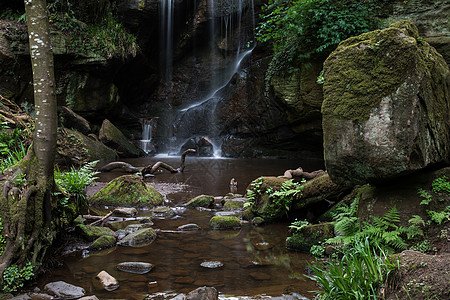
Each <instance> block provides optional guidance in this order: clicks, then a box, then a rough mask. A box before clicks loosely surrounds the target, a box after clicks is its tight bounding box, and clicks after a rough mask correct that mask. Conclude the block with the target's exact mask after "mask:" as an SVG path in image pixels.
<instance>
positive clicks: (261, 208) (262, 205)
mask: <svg viewBox="0 0 450 300" xmlns="http://www.w3.org/2000/svg"><path fill="white" fill-rule="evenodd" d="M286 180H287V179H286V178H279V177H259V178H258V179H255V180H253V181H252V182H251V183H250V184H249V186H248V187H247V195H248V194H249V193H248V191H249V190H250V191H251V193H252V194H253V195H254V199H253V200H251V199H249V201H251V203H252V205H251V208H252V212H253V213H254V214H255V215H257V216H260V217H262V218H263V219H266V220H273V219H282V218H286V216H287V211H286V207H284V205H280V204H277V203H275V202H274V201H273V199H272V198H271V197H270V194H269V193H268V191H269V190H272V191H279V190H280V189H281V187H282V185H283V183H284V182H286Z"/></svg>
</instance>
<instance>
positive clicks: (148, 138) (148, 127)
mask: <svg viewBox="0 0 450 300" xmlns="http://www.w3.org/2000/svg"><path fill="white" fill-rule="evenodd" d="M153 123H154V119H151V120H148V119H146V120H143V121H142V137H141V140H140V141H139V145H140V147H141V149H142V150H143V151H144V152H145V153H146V154H150V153H151V152H154V151H155V147H154V145H153V143H152V136H153Z"/></svg>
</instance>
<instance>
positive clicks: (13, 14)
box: [0, 8, 27, 21]
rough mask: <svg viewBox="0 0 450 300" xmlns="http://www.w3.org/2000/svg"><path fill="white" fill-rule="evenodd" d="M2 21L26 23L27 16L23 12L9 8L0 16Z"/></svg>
mask: <svg viewBox="0 0 450 300" xmlns="http://www.w3.org/2000/svg"><path fill="white" fill-rule="evenodd" d="M0 19H9V20H13V21H26V20H27V15H26V14H25V13H24V12H23V11H19V10H14V9H11V8H7V9H5V11H4V12H2V13H1V14H0Z"/></svg>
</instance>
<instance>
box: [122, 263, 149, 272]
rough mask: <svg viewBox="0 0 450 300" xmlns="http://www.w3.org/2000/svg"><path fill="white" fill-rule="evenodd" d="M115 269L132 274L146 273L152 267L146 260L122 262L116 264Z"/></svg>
mask: <svg viewBox="0 0 450 300" xmlns="http://www.w3.org/2000/svg"><path fill="white" fill-rule="evenodd" d="M117 269H118V270H120V271H123V272H128V273H133V274H146V273H148V272H150V271H151V270H152V269H153V265H152V264H151V263H146V262H123V263H120V264H118V265H117Z"/></svg>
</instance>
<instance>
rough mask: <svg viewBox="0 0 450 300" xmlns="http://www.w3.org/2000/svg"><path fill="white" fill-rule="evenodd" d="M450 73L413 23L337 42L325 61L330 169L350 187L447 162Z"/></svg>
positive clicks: (326, 149) (325, 121)
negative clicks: (336, 45) (335, 47)
mask: <svg viewBox="0 0 450 300" xmlns="http://www.w3.org/2000/svg"><path fill="white" fill-rule="evenodd" d="M449 74H450V72H449V68H448V66H447V64H446V62H445V61H444V59H443V58H442V56H441V55H440V54H439V53H437V52H436V50H435V49H434V48H432V47H431V46H430V45H429V44H428V43H427V42H425V41H424V40H422V39H421V38H420V36H419V35H418V31H417V28H416V26H415V25H414V24H413V23H411V22H410V21H401V22H397V23H394V24H392V25H391V26H390V27H388V28H386V29H383V30H376V31H372V32H368V33H364V34H362V35H359V36H357V37H352V38H350V39H347V40H345V41H343V42H342V43H340V44H339V46H338V48H337V49H336V50H335V51H334V52H333V53H332V54H331V55H330V56H329V57H328V58H327V60H326V61H325V64H324V79H325V83H324V102H323V106H322V113H323V131H324V154H325V164H326V167H327V170H328V173H329V174H330V177H331V179H332V180H333V181H334V182H335V183H337V184H343V185H347V186H351V185H355V184H364V183H366V182H381V181H385V180H389V179H391V178H393V177H398V176H400V175H404V174H407V173H411V172H413V171H416V170H420V169H423V168H425V167H427V166H429V165H431V164H436V163H439V162H443V161H446V160H448V159H449V153H450V121H449V120H450V104H449V99H450V75H449Z"/></svg>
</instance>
